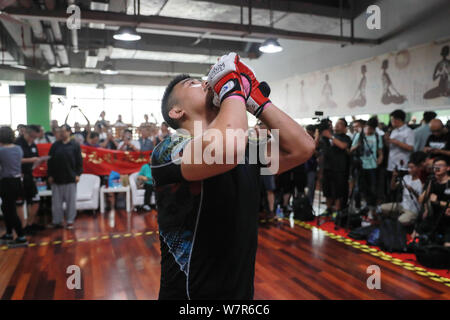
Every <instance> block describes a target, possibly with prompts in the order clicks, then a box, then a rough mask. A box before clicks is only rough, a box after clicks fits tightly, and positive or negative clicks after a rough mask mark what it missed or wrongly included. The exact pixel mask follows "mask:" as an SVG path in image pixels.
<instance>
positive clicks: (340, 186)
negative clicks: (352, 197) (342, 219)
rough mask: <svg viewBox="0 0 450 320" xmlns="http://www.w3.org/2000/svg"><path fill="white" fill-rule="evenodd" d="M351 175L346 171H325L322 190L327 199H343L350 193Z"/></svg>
mask: <svg viewBox="0 0 450 320" xmlns="http://www.w3.org/2000/svg"><path fill="white" fill-rule="evenodd" d="M348 178H349V174H348V173H347V172H345V171H343V172H342V171H331V170H324V172H323V180H322V189H323V195H324V196H325V197H326V198H331V199H341V198H345V197H346V196H347V193H348Z"/></svg>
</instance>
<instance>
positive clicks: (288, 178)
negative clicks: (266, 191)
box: [277, 170, 295, 194]
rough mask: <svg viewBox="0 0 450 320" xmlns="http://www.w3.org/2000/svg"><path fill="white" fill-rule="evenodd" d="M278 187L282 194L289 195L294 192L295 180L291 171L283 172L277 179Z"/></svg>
mask: <svg viewBox="0 0 450 320" xmlns="http://www.w3.org/2000/svg"><path fill="white" fill-rule="evenodd" d="M277 187H278V189H280V190H281V193H282V194H288V193H293V192H294V188H295V185H294V178H293V173H292V171H291V170H289V171H286V172H283V173H282V174H280V175H279V176H278V178H277Z"/></svg>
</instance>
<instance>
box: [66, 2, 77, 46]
mask: <svg viewBox="0 0 450 320" xmlns="http://www.w3.org/2000/svg"><path fill="white" fill-rule="evenodd" d="M74 3H75V0H68V1H67V4H68V5H69V6H70V5H72V4H74ZM70 36H71V41H72V51H73V52H74V53H78V31H77V29H72V30H70Z"/></svg>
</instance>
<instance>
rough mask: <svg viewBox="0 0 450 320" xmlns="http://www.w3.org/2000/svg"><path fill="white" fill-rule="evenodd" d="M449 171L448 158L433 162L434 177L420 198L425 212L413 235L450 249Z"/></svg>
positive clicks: (438, 158) (439, 158)
mask: <svg viewBox="0 0 450 320" xmlns="http://www.w3.org/2000/svg"><path fill="white" fill-rule="evenodd" d="M449 169H450V167H449V160H448V158H446V157H436V158H435V159H434V160H433V171H434V175H433V176H431V179H430V180H429V182H428V185H427V187H426V190H425V191H424V192H423V194H422V195H421V196H420V197H419V202H420V203H421V204H422V205H423V208H424V210H423V212H422V215H421V217H419V220H418V223H417V224H416V229H415V230H414V232H413V235H412V236H413V237H419V236H421V237H426V238H428V239H429V240H430V241H431V242H434V243H437V244H443V245H444V246H446V247H450V208H449V202H450V183H449V180H450V179H449V178H450V177H449V175H448V171H449Z"/></svg>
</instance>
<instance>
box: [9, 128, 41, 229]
mask: <svg viewBox="0 0 450 320" xmlns="http://www.w3.org/2000/svg"><path fill="white" fill-rule="evenodd" d="M39 131H40V127H39V126H36V125H28V126H26V127H25V130H24V134H23V135H22V136H19V137H18V138H17V139H16V141H15V144H16V145H18V146H20V147H21V148H22V151H23V158H22V174H23V182H22V185H23V198H22V199H20V200H18V201H17V202H16V204H17V206H18V207H17V212H18V214H19V217H21V219H23V217H24V214H23V204H24V201H26V204H27V206H28V210H27V212H28V217H27V220H26V223H25V225H26V226H25V228H24V231H25V233H26V234H28V235H32V234H34V233H36V232H37V231H40V230H42V229H43V227H42V226H40V225H38V224H37V223H36V214H37V212H38V209H39V201H40V198H39V194H38V190H37V188H36V183H35V181H34V177H33V164H34V163H35V162H36V161H37V160H39V153H38V149H37V147H36V144H35V143H34V141H35V140H36V138H37V137H38V135H39Z"/></svg>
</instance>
